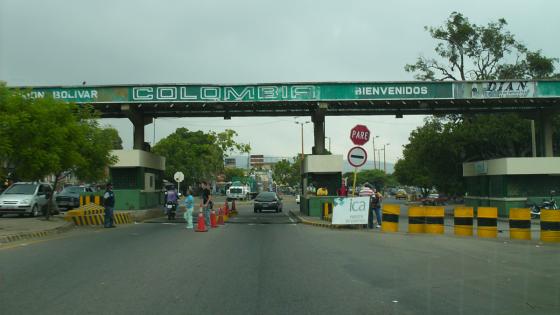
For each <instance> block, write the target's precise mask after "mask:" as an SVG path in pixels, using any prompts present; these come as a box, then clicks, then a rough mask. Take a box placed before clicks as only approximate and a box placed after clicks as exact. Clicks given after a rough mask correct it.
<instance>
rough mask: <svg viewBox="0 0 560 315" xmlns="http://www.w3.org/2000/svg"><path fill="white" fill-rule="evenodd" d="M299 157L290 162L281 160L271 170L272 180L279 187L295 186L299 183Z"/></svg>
mask: <svg viewBox="0 0 560 315" xmlns="http://www.w3.org/2000/svg"><path fill="white" fill-rule="evenodd" d="M300 169H301V155H297V156H295V157H294V158H293V159H292V160H291V161H290V160H286V159H284V160H281V161H279V162H277V163H276V164H274V166H273V168H272V178H274V181H276V182H277V183H278V184H280V185H288V186H291V187H294V186H297V185H298V184H299V181H300V173H301V170H300Z"/></svg>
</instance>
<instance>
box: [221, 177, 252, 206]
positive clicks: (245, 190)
mask: <svg viewBox="0 0 560 315" xmlns="http://www.w3.org/2000/svg"><path fill="white" fill-rule="evenodd" d="M251 196H252V195H251V187H250V186H249V185H248V184H247V183H245V184H244V183H242V182H241V181H234V182H232V183H231V186H229V188H228V189H227V190H226V199H227V200H228V201H231V200H249V199H250V198H251Z"/></svg>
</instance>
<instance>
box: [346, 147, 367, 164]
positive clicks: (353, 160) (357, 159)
mask: <svg viewBox="0 0 560 315" xmlns="http://www.w3.org/2000/svg"><path fill="white" fill-rule="evenodd" d="M347 159H348V163H350V165H352V166H354V167H360V166H362V165H364V164H365V163H366V161H367V152H366V150H365V149H364V148H362V147H353V148H352V149H350V151H348V156H347Z"/></svg>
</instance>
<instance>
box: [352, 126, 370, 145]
mask: <svg viewBox="0 0 560 315" xmlns="http://www.w3.org/2000/svg"><path fill="white" fill-rule="evenodd" d="M370 134H371V133H370V131H369V129H368V127H366V126H364V125H356V126H354V128H352V129H351V130H350V140H352V142H353V143H354V144H355V145H364V144H366V143H367V142H368V141H369V137H370Z"/></svg>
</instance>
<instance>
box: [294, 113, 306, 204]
mask: <svg viewBox="0 0 560 315" xmlns="http://www.w3.org/2000/svg"><path fill="white" fill-rule="evenodd" d="M295 123H296V124H298V125H301V167H300V169H299V171H300V186H301V195H302V196H303V195H304V190H303V179H301V176H302V175H303V155H304V151H303V125H305V124H308V123H310V121H304V122H299V121H297V120H296V121H295Z"/></svg>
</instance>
